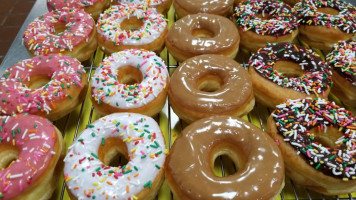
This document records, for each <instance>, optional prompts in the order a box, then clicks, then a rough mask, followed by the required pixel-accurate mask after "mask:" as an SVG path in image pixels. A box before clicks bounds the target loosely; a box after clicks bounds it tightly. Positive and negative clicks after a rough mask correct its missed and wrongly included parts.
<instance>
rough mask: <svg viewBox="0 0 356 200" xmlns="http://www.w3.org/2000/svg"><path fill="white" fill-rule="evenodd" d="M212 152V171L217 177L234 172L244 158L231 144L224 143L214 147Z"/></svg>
mask: <svg viewBox="0 0 356 200" xmlns="http://www.w3.org/2000/svg"><path fill="white" fill-rule="evenodd" d="M214 149H215V150H214V151H215V152H214V153H213V157H212V158H213V159H212V161H213V172H214V174H215V176H217V177H226V176H231V175H234V174H236V173H237V172H238V171H239V169H242V168H243V166H244V163H246V158H245V157H243V156H241V155H243V154H242V153H241V152H240V150H238V149H236V147H234V146H233V145H230V144H225V146H224V147H219V148H214Z"/></svg>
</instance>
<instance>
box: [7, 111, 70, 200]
mask: <svg viewBox="0 0 356 200" xmlns="http://www.w3.org/2000/svg"><path fill="white" fill-rule="evenodd" d="M0 127H1V130H0V177H1V187H0V198H1V199H3V200H8V199H50V197H51V196H52V193H53V191H54V190H55V188H57V183H58V179H59V178H60V174H61V172H60V171H61V170H62V169H61V168H62V159H63V157H64V154H65V147H64V142H63V138H62V134H61V133H60V131H59V130H58V129H57V128H56V127H55V126H53V124H52V123H51V122H49V121H48V120H47V119H45V118H42V117H39V116H35V115H22V114H20V115H13V116H0Z"/></svg>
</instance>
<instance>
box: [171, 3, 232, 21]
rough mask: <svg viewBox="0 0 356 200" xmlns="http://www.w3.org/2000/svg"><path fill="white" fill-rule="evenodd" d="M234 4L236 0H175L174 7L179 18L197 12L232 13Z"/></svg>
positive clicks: (224, 14)
mask: <svg viewBox="0 0 356 200" xmlns="http://www.w3.org/2000/svg"><path fill="white" fill-rule="evenodd" d="M233 4H234V0H222V1H215V0H175V1H174V9H175V12H176V14H177V16H178V18H182V17H184V16H187V15H190V14H197V13H209V14H214V15H221V16H228V15H230V14H232V11H233Z"/></svg>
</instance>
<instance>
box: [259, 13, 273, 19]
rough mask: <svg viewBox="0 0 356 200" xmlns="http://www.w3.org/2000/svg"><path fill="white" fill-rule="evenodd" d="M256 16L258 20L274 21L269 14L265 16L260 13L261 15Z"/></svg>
mask: <svg viewBox="0 0 356 200" xmlns="http://www.w3.org/2000/svg"><path fill="white" fill-rule="evenodd" d="M256 16H257V17H258V18H260V19H262V20H270V19H272V16H271V15H269V14H268V13H264V14H262V13H259V14H257V15H256Z"/></svg>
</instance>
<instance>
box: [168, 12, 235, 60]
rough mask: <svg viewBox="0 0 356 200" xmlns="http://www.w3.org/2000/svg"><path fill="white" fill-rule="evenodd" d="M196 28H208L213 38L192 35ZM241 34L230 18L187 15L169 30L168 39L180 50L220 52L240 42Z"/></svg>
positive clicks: (196, 52)
mask: <svg viewBox="0 0 356 200" xmlns="http://www.w3.org/2000/svg"><path fill="white" fill-rule="evenodd" d="M195 29H207V30H209V31H210V32H212V33H213V34H214V36H213V37H212V38H199V37H194V36H193V35H192V31H193V30H195ZM239 39H240V37H239V34H238V31H237V29H236V26H235V25H234V23H232V22H231V21H230V20H229V19H227V18H225V17H222V16H218V15H212V14H195V15H187V16H185V17H183V18H181V19H179V20H178V21H176V22H175V23H174V24H173V26H172V27H171V28H170V30H169V31H168V35H167V39H166V40H167V41H168V42H169V43H171V44H172V45H173V46H175V47H176V48H178V49H179V50H180V51H183V52H186V53H190V52H191V53H194V54H195V55H200V54H209V53H212V54H214V53H219V52H221V51H224V50H228V49H229V48H232V47H233V46H234V45H236V43H238V42H239Z"/></svg>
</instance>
